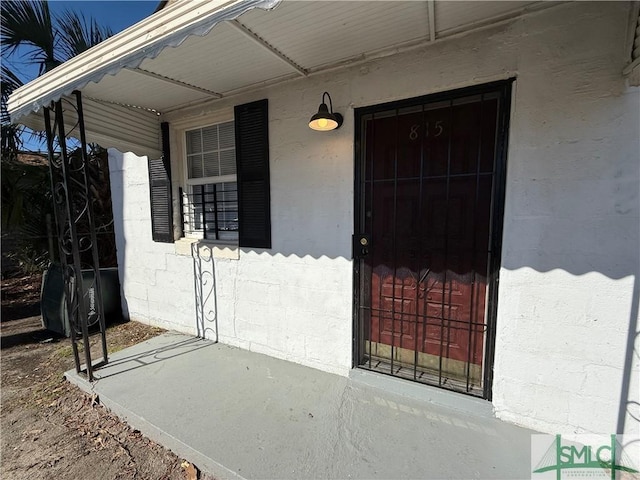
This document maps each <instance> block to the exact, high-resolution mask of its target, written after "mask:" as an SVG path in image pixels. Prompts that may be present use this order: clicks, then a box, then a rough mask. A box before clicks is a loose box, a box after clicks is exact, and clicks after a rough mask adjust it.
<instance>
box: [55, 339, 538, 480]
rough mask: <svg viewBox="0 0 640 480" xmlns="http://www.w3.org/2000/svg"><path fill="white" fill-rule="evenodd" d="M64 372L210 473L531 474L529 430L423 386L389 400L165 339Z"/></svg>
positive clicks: (366, 387)
mask: <svg viewBox="0 0 640 480" xmlns="http://www.w3.org/2000/svg"><path fill="white" fill-rule="evenodd" d="M66 375H67V378H68V379H69V380H70V381H71V382H72V383H75V384H77V385H78V386H80V388H82V389H83V390H85V391H88V392H90V393H97V394H98V395H99V398H100V401H101V403H103V404H104V405H105V406H106V407H107V408H110V409H111V410H112V411H114V412H115V413H116V414H118V415H119V416H120V417H122V418H124V419H125V420H126V421H128V422H129V424H130V425H132V426H133V427H135V428H137V429H139V430H140V431H141V432H143V433H144V434H146V435H147V436H149V437H150V438H152V439H154V440H156V441H157V442H159V443H161V444H162V445H164V446H166V447H168V448H170V449H172V450H173V451H174V452H175V453H176V454H178V455H180V456H182V457H184V458H185V459H187V460H189V461H191V462H193V463H195V464H196V465H198V467H200V468H201V469H203V470H205V471H208V472H210V473H212V474H214V475H216V476H217V477H218V478H238V477H242V478H279V479H280V478H283V479H284V478H287V479H302V478H433V479H436V478H451V479H453V478H482V479H489V478H505V479H514V478H531V468H530V439H531V437H530V435H531V433H535V432H532V431H529V430H526V429H523V428H519V427H516V426H513V425H510V424H507V423H504V422H501V421H499V420H496V419H495V418H492V417H491V416H490V415H487V414H486V413H485V414H482V413H480V414H472V413H468V412H464V411H462V410H459V409H450V408H445V407H442V406H439V405H436V404H434V403H432V402H430V401H428V400H426V399H425V398H426V397H427V395H428V394H427V393H425V398H419V397H420V392H428V391H429V389H428V387H423V386H417V388H418V390H416V389H413V388H412V387H413V385H412V386H411V387H409V389H408V390H407V391H406V392H409V393H406V392H405V394H403V395H400V394H398V393H392V392H391V389H389V388H380V385H385V382H378V379H377V378H378V377H377V376H375V375H374V376H373V377H372V376H371V375H373V374H370V373H367V374H366V375H362V376H361V375H359V374H357V373H356V374H355V375H353V378H345V377H340V376H337V375H331V374H328V373H323V372H320V371H318V370H314V369H311V368H308V367H303V366H300V365H297V364H294V363H290V362H286V361H282V360H277V359H274V358H271V357H268V356H265V355H260V354H257V353H251V352H248V351H245V350H240V349H237V348H233V347H229V346H226V345H221V344H214V343H212V342H209V341H206V340H201V339H197V338H193V337H189V336H186V335H181V334H176V333H167V334H164V335H161V336H159V337H156V338H153V339H151V340H148V341H146V342H143V343H141V344H138V345H135V346H134V347H131V348H127V349H126V350H122V351H120V352H117V353H115V354H113V355H112V356H111V357H110V363H109V365H107V366H106V367H103V368H101V369H99V370H98V371H97V372H96V377H97V378H98V380H97V382H96V383H95V384H94V385H93V386H92V385H90V384H88V383H87V382H86V381H85V380H84V379H83V378H82V377H79V376H78V375H77V374H76V373H75V371H70V372H67V374H66ZM403 383H404V382H403ZM386 385H387V387H388V386H389V385H391V386H393V385H394V383H393V382H391V383H388V384H386ZM398 385H399V384H398ZM394 391H395V390H394ZM478 402H480V401H478ZM481 410H482V405H481ZM485 410H486V409H485Z"/></svg>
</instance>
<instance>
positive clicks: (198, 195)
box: [180, 182, 238, 240]
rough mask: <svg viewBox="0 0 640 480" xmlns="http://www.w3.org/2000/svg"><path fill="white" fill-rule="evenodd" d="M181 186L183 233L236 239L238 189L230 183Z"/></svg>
mask: <svg viewBox="0 0 640 480" xmlns="http://www.w3.org/2000/svg"><path fill="white" fill-rule="evenodd" d="M188 188H189V189H190V193H188V192H187V191H185V190H183V189H182V188H181V189H180V199H181V204H182V205H181V209H180V211H181V214H182V228H183V232H184V235H185V236H192V237H200V238H203V239H208V240H237V239H238V190H237V184H236V183H235V182H233V183H209V184H205V185H193V186H191V187H188Z"/></svg>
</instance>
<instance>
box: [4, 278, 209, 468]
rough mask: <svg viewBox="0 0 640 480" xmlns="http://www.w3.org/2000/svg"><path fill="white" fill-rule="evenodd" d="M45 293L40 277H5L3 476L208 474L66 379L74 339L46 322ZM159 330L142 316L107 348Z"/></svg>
mask: <svg viewBox="0 0 640 480" xmlns="http://www.w3.org/2000/svg"><path fill="white" fill-rule="evenodd" d="M39 294H40V277H39V276H32V277H23V278H14V279H8V280H3V281H2V321H1V323H0V334H1V360H0V361H1V378H2V380H1V386H2V389H1V412H0V427H1V431H0V437H1V438H0V445H1V457H0V477H1V478H6V479H9V478H10V479H14V480H20V479H30V480H32V479H40V478H42V479H63V480H64V479H68V480H71V479H73V480H76V479H86V480H93V479H149V480H152V479H153V480H155V479H167V480H177V479H188V480H195V479H197V478H204V476H201V475H200V473H199V472H198V471H197V469H196V468H195V467H194V466H193V465H189V464H188V463H186V462H184V461H182V460H181V459H180V458H178V457H177V456H176V455H174V454H173V453H172V452H171V451H169V450H167V449H165V448H163V447H161V446H160V445H158V444H157V443H155V442H152V441H151V440H149V439H147V438H146V437H144V436H143V435H142V434H141V433H140V432H139V431H137V430H133V429H132V428H130V427H129V426H128V425H127V424H125V423H123V422H121V421H120V420H119V419H118V418H117V417H116V416H115V415H113V414H112V413H110V412H109V411H108V410H107V409H105V408H104V407H102V406H101V405H99V404H98V402H97V399H95V398H91V397H89V396H87V395H86V394H84V393H83V392H82V391H80V390H79V389H78V388H76V387H74V386H72V385H71V384H69V383H68V382H67V381H66V380H64V378H63V373H64V372H65V371H66V370H69V369H71V368H74V361H73V353H72V350H71V344H70V341H69V340H68V339H66V338H61V337H57V336H56V335H55V334H52V333H51V332H47V331H46V330H43V329H42V325H41V322H40V316H39V304H38V299H39ZM160 333H162V330H161V329H158V328H154V327H149V326H146V325H142V324H140V323H136V322H129V323H121V324H116V325H113V326H111V327H109V328H108V330H107V341H108V347H109V348H108V351H109V352H113V351H116V350H120V349H122V348H126V347H128V346H130V345H133V344H136V343H139V342H142V341H144V340H146V339H148V338H150V337H154V336H156V335H159V334H160ZM96 341H98V337H94V338H93V340H92V343H93V342H96ZM95 350H96V351H98V350H99V348H98V347H97V348H96V349H95Z"/></svg>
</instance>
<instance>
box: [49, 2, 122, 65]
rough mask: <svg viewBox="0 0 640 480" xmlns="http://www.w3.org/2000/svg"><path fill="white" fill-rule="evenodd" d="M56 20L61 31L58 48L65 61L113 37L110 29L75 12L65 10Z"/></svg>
mask: <svg viewBox="0 0 640 480" xmlns="http://www.w3.org/2000/svg"><path fill="white" fill-rule="evenodd" d="M56 20H57V24H58V29H59V31H58V32H59V35H58V37H59V43H58V47H59V49H60V51H61V52H62V56H63V58H64V59H65V60H68V59H70V58H72V57H75V56H76V55H79V54H81V53H82V52H84V51H85V50H88V49H89V48H91V47H93V46H94V45H97V44H98V43H100V42H102V41H103V40H106V39H107V38H109V37H110V36H112V35H113V31H111V29H110V28H109V27H103V26H100V25H99V24H98V22H97V21H96V20H95V19H94V18H89V19H87V18H86V17H85V16H84V15H82V14H81V13H79V12H76V11H73V10H65V11H64V12H63V13H62V14H61V15H60V16H59V17H58V18H57V19H56Z"/></svg>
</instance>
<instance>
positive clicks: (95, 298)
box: [44, 91, 108, 381]
mask: <svg viewBox="0 0 640 480" xmlns="http://www.w3.org/2000/svg"><path fill="white" fill-rule="evenodd" d="M73 96H74V97H75V102H72V101H71V100H68V99H61V100H58V101H57V102H52V104H51V105H50V106H49V107H45V108H44V120H45V128H46V134H47V149H48V153H49V169H50V173H51V191H52V192H53V202H54V212H55V219H56V226H57V231H58V249H59V254H60V263H61V265H62V270H63V275H64V285H65V301H66V309H67V316H68V319H69V324H70V325H69V326H70V332H71V345H72V348H73V355H74V360H75V365H76V371H77V372H78V373H85V374H86V376H87V378H88V380H89V381H93V379H94V377H93V370H94V369H95V368H97V367H99V366H101V365H104V364H106V363H107V361H108V358H107V339H106V332H105V318H104V311H103V303H102V287H101V283H100V270H99V268H100V265H99V260H98V244H97V240H96V225H95V219H94V214H93V203H94V201H95V198H94V195H93V192H92V185H91V182H90V173H91V171H92V170H93V169H95V168H97V167H96V165H95V162H97V161H98V159H97V158H96V156H95V155H92V152H91V150H90V147H89V146H88V145H87V140H86V134H85V128H84V116H83V110H82V96H81V93H80V92H78V91H76V92H73ZM65 116H66V117H67V121H68V122H69V123H70V124H74V125H73V126H72V127H71V128H68V130H67V129H66V127H65ZM69 123H68V124H69ZM72 132H73V137H72V136H71V133H72ZM74 137H76V138H77V137H79V141H78V140H76V138H74ZM83 271H84V274H85V275H84V276H83ZM96 327H97V328H98V331H99V334H100V337H101V338H100V344H101V347H102V361H98V362H96V363H93V360H92V358H91V347H90V342H89V333H90V329H91V330H93V329H95V328H96ZM80 347H82V349H83V350H84V357H85V358H84V360H85V364H84V367H82V365H81V362H80Z"/></svg>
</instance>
